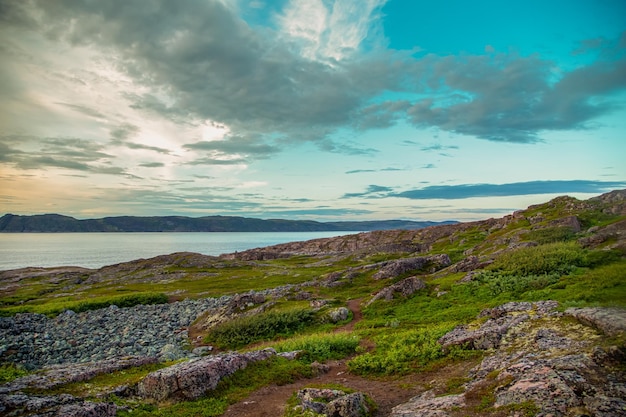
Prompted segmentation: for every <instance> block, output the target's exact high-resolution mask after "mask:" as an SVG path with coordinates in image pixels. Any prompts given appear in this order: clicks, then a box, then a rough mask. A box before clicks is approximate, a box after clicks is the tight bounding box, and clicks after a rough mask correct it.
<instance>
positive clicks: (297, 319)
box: [204, 308, 315, 349]
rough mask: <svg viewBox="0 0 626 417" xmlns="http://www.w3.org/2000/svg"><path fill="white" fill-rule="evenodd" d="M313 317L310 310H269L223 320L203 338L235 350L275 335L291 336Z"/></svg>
mask: <svg viewBox="0 0 626 417" xmlns="http://www.w3.org/2000/svg"><path fill="white" fill-rule="evenodd" d="M314 319H315V313H314V312H313V310H311V309H302V308H300V309H292V310H283V311H269V312H266V313H263V314H260V315H256V316H248V317H240V318H237V319H234V320H231V321H227V322H225V323H222V324H220V325H218V326H216V327H214V328H213V329H211V331H210V332H209V334H208V335H207V336H206V337H205V339H204V341H205V342H206V343H212V344H215V345H217V346H218V347H220V348H222V349H238V348H241V347H244V346H246V345H249V344H251V343H255V342H260V341H264V340H272V339H274V338H276V337H278V336H282V337H286V336H291V335H293V334H295V333H296V332H298V331H300V330H302V329H304V328H305V327H306V326H308V325H310V324H312V323H313V321H314Z"/></svg>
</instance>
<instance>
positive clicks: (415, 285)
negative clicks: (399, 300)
mask: <svg viewBox="0 0 626 417" xmlns="http://www.w3.org/2000/svg"><path fill="white" fill-rule="evenodd" d="M424 288H426V283H425V282H424V281H422V280H421V279H420V278H418V277H409V278H405V279H403V280H402V281H400V282H397V283H395V284H393V285H390V286H388V287H385V288H383V289H382V290H380V291H379V292H378V293H376V295H374V297H372V299H371V300H370V301H369V302H368V303H367V305H370V304H372V303H373V302H374V301H376V300H381V299H384V300H387V301H391V300H393V298H394V297H395V295H396V294H400V295H402V296H403V297H409V296H411V295H413V294H415V293H416V292H417V291H419V290H422V289H424Z"/></svg>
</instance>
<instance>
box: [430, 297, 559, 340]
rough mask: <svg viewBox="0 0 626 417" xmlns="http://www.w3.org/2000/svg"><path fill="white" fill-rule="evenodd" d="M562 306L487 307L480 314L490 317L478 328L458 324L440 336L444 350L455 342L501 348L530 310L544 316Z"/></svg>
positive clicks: (516, 304)
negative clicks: (510, 332) (508, 335)
mask: <svg viewBox="0 0 626 417" xmlns="http://www.w3.org/2000/svg"><path fill="white" fill-rule="evenodd" d="M557 306H558V303H556V302H554V301H542V302H537V303H528V302H511V303H506V304H503V305H501V306H499V307H495V308H492V309H487V310H483V311H482V312H481V313H480V316H479V317H490V318H489V319H488V320H487V321H486V322H484V323H483V324H481V325H480V327H478V328H477V329H472V328H470V327H469V326H466V325H462V326H457V327H456V328H455V329H454V330H452V331H451V332H449V333H447V334H445V335H444V336H443V337H441V338H440V339H439V343H440V344H441V346H442V348H443V349H444V350H447V349H449V348H450V347H451V346H463V347H465V348H468V349H477V350H486V349H493V348H498V347H499V346H500V342H501V341H502V338H503V337H504V335H505V334H506V333H507V332H508V331H509V329H511V328H513V327H515V326H518V325H519V324H521V323H522V322H524V321H526V320H528V319H530V317H531V316H530V314H531V313H533V314H536V315H537V316H538V317H541V316H543V315H545V314H548V313H550V312H551V311H552V310H554V309H555V308H556V307H557Z"/></svg>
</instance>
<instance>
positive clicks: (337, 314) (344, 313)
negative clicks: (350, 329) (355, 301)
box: [328, 307, 350, 323]
mask: <svg viewBox="0 0 626 417" xmlns="http://www.w3.org/2000/svg"><path fill="white" fill-rule="evenodd" d="M328 317H329V318H330V321H331V322H333V323H337V322H340V321H344V320H347V319H348V317H350V310H348V309H347V308H346V307H339V308H335V309H333V310H330V311H329V312H328Z"/></svg>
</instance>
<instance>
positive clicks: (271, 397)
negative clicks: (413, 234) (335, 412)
mask: <svg viewBox="0 0 626 417" xmlns="http://www.w3.org/2000/svg"><path fill="white" fill-rule="evenodd" d="M360 303H361V300H350V301H348V308H349V309H350V310H351V311H352V314H353V319H352V321H351V322H350V323H348V324H346V325H345V326H342V327H340V328H337V329H336V330H335V331H351V330H352V329H353V328H354V326H355V325H356V324H357V323H358V322H359V321H361V320H362V319H363V314H362V312H361V307H360ZM347 361H348V359H343V360H339V361H330V362H327V365H329V367H330V370H329V371H328V372H327V373H325V374H322V375H319V376H317V377H315V378H311V379H303V380H300V381H296V382H294V383H292V384H287V385H280V386H277V385H271V386H267V387H263V388H261V389H259V390H257V391H255V392H253V393H252V394H250V396H249V397H248V398H246V399H245V400H244V401H241V402H239V403H236V404H233V405H232V406H230V407H229V408H228V410H227V411H226V413H225V414H224V415H223V417H279V416H282V415H283V413H284V412H285V407H286V402H287V399H289V397H290V396H291V395H292V394H293V393H294V392H296V391H298V390H300V389H302V388H304V387H307V386H310V385H312V384H315V385H318V384H330V383H334V384H340V385H343V386H345V387H348V388H352V389H354V390H356V391H361V392H363V393H365V394H367V395H369V396H370V398H372V399H373V400H374V402H375V403H376V404H377V405H378V412H377V413H376V416H380V417H382V416H387V415H388V414H389V413H390V412H391V409H392V408H393V407H395V406H396V405H398V404H402V403H404V402H406V401H408V400H409V399H410V398H412V397H414V396H415V395H418V394H419V393H421V392H423V391H425V390H426V387H429V388H436V387H438V386H439V387H440V388H441V389H442V390H443V386H444V383H445V380H447V379H448V378H450V377H453V376H458V375H464V374H465V373H466V372H467V371H468V370H469V369H470V367H471V366H473V365H475V364H473V363H469V362H468V363H463V364H455V365H454V366H451V367H447V368H444V369H441V370H439V371H438V372H423V373H419V374H412V375H407V376H405V377H402V378H393V379H390V378H386V379H368V378H363V377H361V376H358V375H353V374H351V373H349V372H348V368H347V366H346V362H347Z"/></svg>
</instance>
